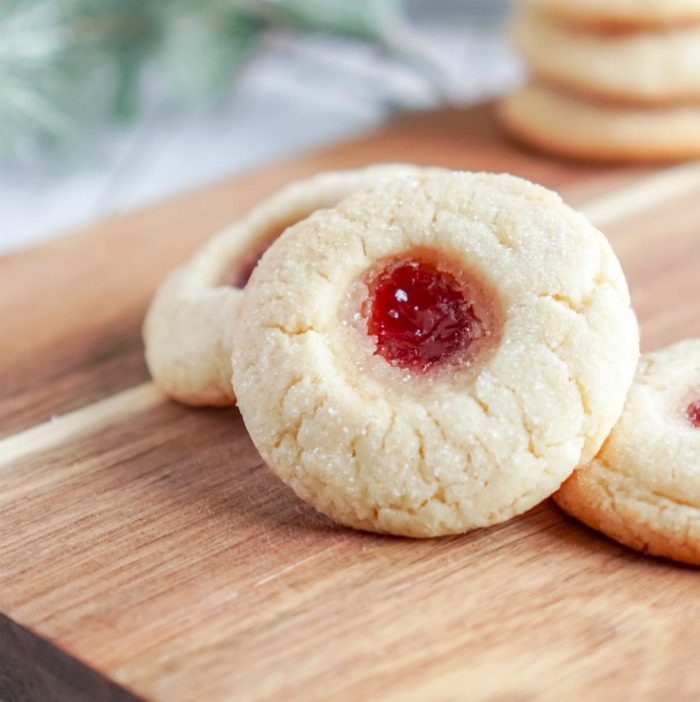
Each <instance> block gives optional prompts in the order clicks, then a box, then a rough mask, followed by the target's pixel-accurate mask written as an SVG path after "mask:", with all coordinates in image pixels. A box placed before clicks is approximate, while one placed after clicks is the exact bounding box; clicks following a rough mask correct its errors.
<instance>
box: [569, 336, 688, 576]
mask: <svg viewBox="0 0 700 702" xmlns="http://www.w3.org/2000/svg"><path fill="white" fill-rule="evenodd" d="M555 499H556V501H557V503H558V504H559V505H560V506H561V507H562V508H563V509H564V510H565V511H566V512H568V513H569V514H571V515H572V516H574V517H576V518H578V519H580V520H581V521H582V522H584V523H586V524H588V525H589V526H591V527H593V528H594V529H598V530H599V531H602V532H603V533H604V534H606V535H607V536H609V537H611V538H613V539H615V540H617V541H619V542H620V543H623V544H625V545H627V546H630V547H631V548H634V549H636V550H639V551H643V552H646V553H649V554H652V555H655V556H665V557H666V558H672V559H674V560H678V561H684V562H686V563H692V564H696V565H700V339H689V340H686V341H682V342H679V343H676V344H673V345H672V346H669V347H667V348H665V349H662V350H659V351H656V352H654V353H649V354H645V355H644V356H642V358H641V360H640V363H639V369H638V371H637V375H636V377H635V380H634V382H633V383H632V387H631V388H630V392H629V395H628V397H627V402H626V404H625V410H624V412H623V414H622V416H621V418H620V420H619V421H618V423H617V424H616V425H615V427H614V429H613V430H612V433H611V434H610V437H609V438H608V440H607V441H606V442H605V445H604V446H603V448H602V450H601V451H600V453H599V454H598V455H597V456H596V457H595V459H594V460H593V461H591V462H590V463H588V464H587V465H585V466H583V467H582V468H579V469H578V470H577V471H576V472H575V473H574V474H573V475H572V476H571V477H570V478H569V479H568V480H567V481H566V482H565V483H564V485H563V486H562V488H561V490H559V492H558V493H557V494H556V496H555Z"/></svg>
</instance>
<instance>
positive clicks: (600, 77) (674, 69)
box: [512, 12, 700, 105]
mask: <svg viewBox="0 0 700 702" xmlns="http://www.w3.org/2000/svg"><path fill="white" fill-rule="evenodd" d="M512 33H513V37H514V40H515V43H516V45H517V47H518V49H519V50H520V52H521V53H522V54H523V56H524V57H525V60H526V61H527V62H528V65H529V67H530V68H531V70H532V71H533V72H534V74H535V75H536V76H538V77H540V78H543V79H546V80H547V81H548V82H552V83H555V84H557V85H560V86H562V87H563V88H566V89H568V90H570V91H574V92H578V93H581V94H583V95H590V96H593V97H597V98H599V99H604V100H608V101H612V102H616V103H620V102H624V103H630V104H649V105H660V104H661V105H663V104H669V103H676V104H679V103H693V102H695V103H698V104H699V105H700V24H699V25H697V26H690V27H684V28H680V29H677V30H673V31H666V30H657V31H646V32H634V33H629V34H612V35H611V34H599V33H593V32H582V31H581V30H580V29H578V28H576V27H572V26H569V25H563V24H561V23H560V22H556V21H554V20H552V19H551V18H549V17H548V16H546V15H544V14H542V13H540V12H524V13H521V14H520V15H519V16H518V17H517V18H516V20H515V22H514V24H513V28H512Z"/></svg>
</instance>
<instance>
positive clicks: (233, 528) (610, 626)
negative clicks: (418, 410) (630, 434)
mask: <svg viewBox="0 0 700 702" xmlns="http://www.w3.org/2000/svg"><path fill="white" fill-rule="evenodd" d="M386 160H403V161H408V160H410V161H415V162H417V163H425V164H429V163H430V164H440V165H446V166H451V167H456V168H464V169H485V170H494V171H511V172H514V173H516V174H519V175H524V176H526V177H528V178H531V179H533V180H536V181H539V182H541V183H543V184H545V185H547V186H550V187H554V188H556V189H558V190H559V191H561V193H562V194H563V196H564V197H565V199H567V200H568V201H569V202H570V203H572V204H574V205H576V206H579V207H582V208H583V209H585V210H586V211H587V212H589V214H590V215H591V217H592V218H593V220H594V221H595V222H596V223H597V224H598V225H599V226H600V227H601V228H602V229H603V230H604V231H606V232H607V233H608V234H609V236H610V238H611V240H612V243H613V245H614V247H615V249H616V250H617V253H618V254H619V256H620V258H621V260H622V262H623V265H624V267H625V270H626V272H627V274H628V277H629V280H630V285H631V289H632V294H633V298H634V304H635V306H636V309H637V311H638V313H639V316H640V320H641V324H642V331H643V345H644V347H645V348H646V349H649V348H653V347H655V346H658V345H661V344H665V343H667V342H671V341H673V340H676V339H678V338H681V337H684V336H692V335H700V294H699V293H700V165H698V164H686V165H684V166H680V167H675V168H670V169H664V170H658V169H653V168H607V169H603V168H599V167H587V166H581V165H571V164H565V163H559V162H555V161H552V160H546V159H544V158H540V157H538V156H537V155H534V154H530V153H527V152H524V151H520V150H518V149H516V148H515V147H513V146H511V145H510V144H508V143H506V142H504V141H503V140H502V138H501V136H500V135H499V133H498V132H497V130H496V129H495V127H494V126H493V121H492V118H491V109H490V107H489V106H483V107H479V108H477V109H472V110H459V109H450V110H445V111H440V112H433V113H423V114H416V115H410V116H408V117H405V118H403V119H401V120H399V121H397V122H395V123H392V124H390V125H389V126H387V127H386V128H384V129H382V130H381V131H379V132H377V133H374V134H371V135H369V136H367V137H364V138H361V139H358V140H356V141H352V142H349V143H345V144H341V145H338V146H334V147H332V148H330V149H327V150H325V151H322V152H320V153H315V154H312V155H310V156H305V157H302V158H299V159H296V160H294V161H291V162H288V163H284V164H281V165H273V166H270V167H267V168H264V169H262V170H260V171H258V172H255V173H252V174H250V175H247V176H245V177H243V178H240V179H237V180H234V181H232V182H228V183H224V184H222V185H219V186H216V187H213V188H208V189H206V190H203V191H201V192H198V193H195V194H192V195H188V196H185V197H181V198H179V199H177V200H175V201H171V202H169V203H166V204H164V205H161V206H158V207H156V208H154V209H150V210H148V211H145V212H141V213H137V214H135V215H132V216H128V217H123V218H119V219H115V220H112V221H108V222H105V223H103V224H101V225H99V226H97V227H94V228H91V229H89V230H87V231H82V232H78V233H75V234H72V235H69V236H66V237H63V238H61V239H58V240H56V241H53V242H51V243H49V244H46V245H43V246H41V247H39V248H36V249H33V250H29V251H26V252H21V253H17V254H13V255H10V256H7V257H5V258H4V259H1V260H0V293H1V294H0V319H2V340H1V341H0V343H1V344H2V347H1V359H0V388H1V396H2V397H1V399H0V432H1V435H2V436H4V438H3V439H0V515H1V516H0V611H2V612H3V613H4V614H6V615H7V616H8V617H9V618H11V619H12V620H14V621H15V622H18V623H19V624H21V625H23V626H25V627H28V628H29V629H30V630H32V631H33V632H35V633H36V634H38V635H39V636H41V637H45V638H46V639H48V640H49V641H50V642H51V643H52V644H53V645H55V647H57V648H58V649H60V650H61V651H63V652H64V653H67V654H69V655H70V656H72V657H75V658H76V659H78V660H80V661H82V662H84V663H85V664H87V665H88V666H90V667H92V668H93V669H94V670H95V671H97V672H98V673H99V674H101V675H103V676H105V677H106V678H109V679H111V680H113V681H116V682H118V683H120V684H121V685H123V686H125V687H126V688H129V689H130V690H132V691H133V692H134V693H135V694H136V695H139V696H143V697H144V698H147V699H153V700H163V701H166V700H167V701H168V702H177V701H185V700H188V701H189V700H210V701H218V700H304V701H306V700H316V699H318V700H367V699H382V700H402V701H404V700H421V701H422V700H465V699H469V700H499V701H505V700H513V701H515V700H529V699H538V700H539V699H542V700H549V699H557V700H561V699H597V700H599V699H658V700H667V699H674V700H691V699H698V697H699V696H700V666H699V665H698V657H699V655H700V627H699V626H698V625H697V622H698V621H699V620H700V574H699V573H698V572H697V571H694V570H692V569H689V568H683V567H679V566H677V565H673V564H671V563H668V562H664V561H661V560H654V559H649V558H644V557H641V556H639V555H637V554H635V553H632V552H629V551H627V550H625V549H623V548H621V547H620V546H618V545H616V544H614V543H612V542H610V541H608V540H606V539H604V538H602V537H600V536H599V535H597V534H595V533H593V532H592V531H589V530H587V529H586V528H584V527H582V526H581V525H579V524H577V523H575V522H573V521H571V520H569V519H567V518H566V517H564V516H563V515H562V513H560V512H559V511H558V510H557V509H556V507H555V506H554V505H553V504H551V503H550V502H545V503H544V504H542V505H540V506H538V507H537V508H535V509H533V510H532V511H531V512H529V513H528V514H525V515H523V516H522V517H520V518H518V519H515V520H513V521H511V522H509V523H507V524H503V525H500V526H497V527H494V528H491V529H486V530H481V531H477V532H475V533H472V534H468V535H466V536H462V537H450V538H444V539H437V540H430V541H410V540H407V539H399V538H390V537H384V536H377V535H371V534H365V533H359V532H353V531H350V530H347V529H343V528H340V527H337V526H335V525H334V524H332V523H330V522H329V521H327V520H326V519H324V518H323V517H321V516H319V515H317V514H315V513H314V511H313V510H311V509H310V508H308V507H307V506H305V505H304V504H302V503H301V502H300V501H299V500H298V499H296V497H295V496H294V495H293V494H292V493H291V492H290V491H289V490H288V489H287V488H285V487H284V486H283V485H282V484H281V483H280V482H279V481H278V480H277V479H276V478H275V477H274V476H273V475H272V474H271V473H270V472H269V471H268V470H267V469H266V468H265V467H264V466H263V465H262V463H261V461H260V458H259V457H258V455H257V453H256V451H255V449H254V448H253V446H252V445H251V443H250V441H249V440H248V438H247V436H246V433H245V431H244V428H243V424H242V422H241V419H240V416H239V414H238V413H237V411H236V410H232V409H228V410H198V411H195V410H192V409H188V408H185V407H181V406H178V405H176V404H174V403H171V402H169V401H167V400H166V399H165V398H164V397H162V396H161V395H160V394H159V393H158V392H157V391H156V390H155V389H154V388H153V386H152V385H151V384H150V383H149V380H148V374H147V372H146V369H145V366H144V363H143V358H142V348H141V340H140V331H139V329H140V325H141V320H142V318H143V314H144V310H145V309H146V305H147V303H148V300H149V298H150V296H151V294H152V293H153V291H154V289H155V287H156V285H157V284H158V282H159V281H160V280H161V279H162V278H163V277H164V275H165V274H166V273H167V271H168V270H169V269H170V268H171V267H173V266H174V265H175V264H176V263H178V262H179V261H182V260H183V259H185V258H186V257H187V256H188V255H189V254H190V253H191V252H192V251H193V250H194V249H195V248H196V247H197V246H198V245H199V244H200V243H201V242H203V241H204V240H205V239H206V238H207V237H209V236H210V235H211V234H213V233H214V232H216V231H217V230H218V229H219V228H220V227H222V226H223V225H225V224H227V223H228V222H230V221H231V220H232V219H234V218H235V217H237V216H239V215H240V214H242V213H243V212H244V211H245V210H246V209H247V208H248V207H250V206H251V205H252V204H253V203H254V202H256V201H258V200H259V199H260V198H261V197H263V196H264V195H266V194H267V193H270V192H271V191H273V190H274V189H275V188H277V187H278V186H279V185H281V184H283V183H286V182H288V181H290V180H292V179H294V178H298V177H301V176H305V175H308V174H310V173H314V172H316V171H318V170H322V169H327V168H339V167H350V166H358V165H360V164H366V163H371V162H377V161H386ZM13 626H15V625H14V624H12V622H10V621H9V620H3V621H0V653H2V648H1V645H2V641H5V642H7V641H15V643H14V644H12V645H11V646H10V648H12V651H11V652H10V653H13V655H16V656H18V657H20V658H22V660H23V665H25V664H26V666H27V667H26V670H27V671H30V672H29V673H27V676H28V677H29V678H31V677H32V675H34V676H40V675H41V674H43V673H42V671H43V672H46V671H47V670H49V668H50V671H49V673H47V675H48V676H49V677H48V678H47V679H48V680H49V683H46V684H45V685H44V687H42V688H41V689H42V690H43V693H42V694H43V697H41V695H38V697H37V699H38V698H40V697H41V699H46V700H49V699H52V695H53V697H54V698H55V699H59V697H60V699H82V697H80V694H87V693H85V688H81V690H82V693H81V692H80V691H79V690H78V689H77V688H76V689H75V690H74V691H73V694H71V693H70V685H71V684H72V680H73V681H74V680H75V679H77V678H75V677H71V674H70V673H65V674H63V672H62V671H68V669H69V667H70V666H69V665H68V663H66V661H67V660H68V659H67V658H66V656H63V654H60V655H59V654H58V653H57V652H56V651H55V650H54V649H53V648H52V647H51V646H46V645H43V647H42V646H39V645H36V646H34V647H32V646H30V645H22V646H20V645H19V644H17V643H16V642H17V640H18V639H16V638H15V639H12V637H11V636H10V635H9V634H8V627H13ZM47 651H48V653H47ZM4 653H5V655H7V653H8V650H7V648H6V650H5V651H4ZM61 656H62V657H61ZM0 657H1V656H0ZM17 670H19V668H16V669H15V673H16V675H15V677H16V678H18V679H19V678H21V675H20V673H18V672H17ZM31 671H33V672H31ZM37 679H38V678H37ZM16 682H17V681H16V680H15V683H16ZM25 683H26V680H25ZM1 684H2V675H0V685H1ZM22 684H24V683H22ZM20 686H21V685H20ZM26 689H29V688H25V691H26ZM36 689H39V688H36ZM59 689H60V690H63V692H61V694H65V695H66V696H65V697H61V696H60V694H59V692H58V690H59ZM66 690H67V691H68V692H66ZM115 690H116V688H113V689H112V693H113V694H114V695H116V694H117V693H116V692H115ZM35 691H36V690H35ZM49 691H53V692H49ZM112 693H110V694H112ZM27 694H28V693H27ZM105 694H107V693H105ZM6 695H7V691H6ZM0 697H2V689H1V688H0ZM30 697H31V695H28V696H27V697H22V696H18V697H16V699H23V700H24V699H29V698H30ZM107 698H109V699H117V697H116V696H115V697H107V696H105V697H104V699H107ZM8 699H9V696H8ZM85 699H97V693H94V694H93V696H92V697H90V695H89V694H88V695H87V697H85Z"/></svg>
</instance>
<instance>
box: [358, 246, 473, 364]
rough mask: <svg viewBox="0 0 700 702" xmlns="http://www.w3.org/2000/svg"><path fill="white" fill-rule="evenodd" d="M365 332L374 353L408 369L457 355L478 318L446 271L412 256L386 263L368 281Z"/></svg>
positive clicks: (449, 358) (469, 339)
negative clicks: (371, 338) (373, 341)
mask: <svg viewBox="0 0 700 702" xmlns="http://www.w3.org/2000/svg"><path fill="white" fill-rule="evenodd" d="M368 303H369V309H368V310H367V331H368V333H369V334H370V335H371V336H374V337H376V339H377V350H376V354H377V355H380V356H383V357H384V358H385V359H386V360H387V361H388V362H389V363H391V364H392V365H395V366H399V367H401V368H405V369H408V370H412V371H425V370H428V369H429V368H430V367H432V366H434V365H435V364H441V363H446V362H449V361H452V360H456V359H459V358H461V357H463V355H464V353H465V351H466V349H467V347H468V346H469V345H470V344H471V343H472V341H474V340H475V339H476V338H478V337H480V336H481V335H482V331H483V330H482V323H481V321H480V320H479V318H478V317H477V316H476V313H475V312H474V307H473V305H472V303H471V302H470V300H469V299H468V298H467V296H466V295H465V290H464V286H463V285H460V283H459V281H458V280H457V279H456V278H455V277H454V276H453V275H452V274H450V273H449V272H447V271H443V270H440V269H439V268H437V267H436V266H435V265H433V264H430V263H427V262H422V261H416V260H408V261H405V260H404V261H397V262H394V263H391V264H389V265H388V266H387V267H386V268H384V270H382V271H381V273H379V274H378V275H377V277H376V278H374V280H373V281H372V283H371V284H370V296H369V299H368Z"/></svg>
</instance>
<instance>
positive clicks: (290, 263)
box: [233, 169, 638, 537]
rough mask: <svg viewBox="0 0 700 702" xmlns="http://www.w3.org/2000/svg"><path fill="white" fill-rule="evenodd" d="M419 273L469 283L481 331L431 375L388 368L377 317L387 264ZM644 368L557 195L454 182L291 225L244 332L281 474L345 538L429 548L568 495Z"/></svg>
mask: <svg viewBox="0 0 700 702" xmlns="http://www.w3.org/2000/svg"><path fill="white" fill-rule="evenodd" d="M426 252H430V253H426ZM415 257H417V258H418V259H419V260H420V261H423V262H426V261H427V262H429V263H431V265H434V266H435V267H436V268H437V269H439V270H443V271H448V272H449V273H450V276H451V277H450V278H449V279H448V280H449V281H457V280H462V281H466V282H464V283H463V285H462V287H461V288H460V289H461V290H466V293H465V295H466V296H467V297H468V298H469V300H470V302H471V303H473V310H474V315H473V316H474V318H475V319H478V320H479V323H480V324H481V325H482V329H483V333H482V332H479V334H475V335H473V337H474V339H476V341H474V339H472V341H473V342H474V344H476V345H469V346H467V347H466V349H461V348H460V349H457V351H455V352H454V353H452V352H450V353H451V355H450V356H449V358H448V359H447V360H444V361H442V362H440V363H436V364H435V365H433V366H430V367H429V368H428V369H427V370H425V369H419V370H417V369H416V368H414V367H406V366H402V365H401V363H400V362H398V360H400V359H398V360H397V362H391V361H389V360H387V358H386V357H385V356H384V355H382V353H380V352H379V351H380V349H378V339H377V338H376V337H373V336H372V335H370V334H369V333H368V328H369V327H368V320H367V312H366V304H364V303H366V301H367V300H371V299H372V294H373V292H372V289H373V282H372V281H373V280H374V275H375V273H374V272H375V271H376V268H377V266H379V267H380V269H381V270H384V269H382V266H385V265H393V264H392V263H391V262H395V261H398V262H405V261H406V260H412V259H413V258H415ZM387 261H388V262H390V263H389V264H387V263H386V262H387ZM454 284H455V285H458V283H454ZM459 284H460V285H461V283H459ZM400 297H402V296H400ZM397 299H399V298H398V297H397ZM402 299H403V297H402ZM470 319H471V317H470ZM637 358H638V333H637V324H636V319H635V317H634V314H633V312H632V310H631V308H630V303H629V294H628V290H627V285H626V282H625V279H624V276H623V273H622V271H621V268H620V266H619V263H618V261H617V259H616V257H615V255H614V253H613V251H612V249H611V247H610V245H609V244H608V242H607V240H606V239H605V237H604V236H603V235H602V234H600V232H598V231H597V230H596V229H594V228H593V227H592V226H591V225H590V224H589V223H588V221H587V220H586V219H585V218H584V217H583V216H582V215H580V214H578V213H576V212H574V211H573V210H572V209H570V208H569V207H568V206H566V205H565V204H563V203H562V201H561V199H560V198H559V196H558V195H556V194H555V193H552V192H550V191H548V190H546V189H544V188H542V187H540V186H536V185H534V184H532V183H529V182H527V181H524V180H521V179H519V178H515V177H513V176H507V175H493V174H473V173H450V172H447V171H442V170H438V169H426V170H425V171H424V172H423V173H422V174H420V175H415V176H409V177H407V178H402V179H400V180H398V181H395V182H392V183H388V184H385V185H381V186H378V187H376V188H373V189H372V190H371V191H366V192H364V193H362V194H358V195H354V196H350V197H348V198H347V199H345V200H343V201H342V202H341V203H340V204H339V205H338V206H336V207H335V208H333V209H331V210H326V211H322V212H317V213H316V214H314V215H313V216H311V217H309V218H308V219H307V220H306V221H304V222H302V223H300V224H297V225H295V226H293V227H291V228H289V229H288V230H287V231H286V232H285V234H284V235H283V236H282V237H280V239H278V240H277V242H275V244H274V245H273V246H272V247H270V249H268V251H267V252H266V253H265V254H264V256H263V258H262V259H261V262H260V264H259V266H258V267H257V269H256V270H255V272H254V273H253V276H252V277H251V280H250V283H249V285H248V286H247V288H246V290H245V292H244V302H243V304H242V305H241V306H240V307H239V313H238V315H237V318H236V322H235V325H234V353H233V366H234V385H235V390H236V395H237V397H238V402H239V408H240V411H241V414H242V416H243V419H244V421H245V423H246V426H247V428H248V431H249V433H250V435H251V438H252V439H253V442H254V443H255V445H256V447H257V448H258V450H259V451H260V453H261V455H262V457H263V459H264V460H265V461H266V462H267V463H268V465H269V466H270V467H271V468H272V469H273V470H274V471H275V472H276V473H277V474H278V475H279V476H280V477H281V478H282V480H284V481H285V482H286V483H287V484H289V485H290V486H291V487H292V488H293V489H294V490H295V491H296V493H297V494H298V495H299V496H300V497H301V498H303V499H304V500H306V501H308V502H310V503H311V504H312V505H313V506H314V507H316V509H318V510H319V511H321V512H323V513H325V514H327V515H328V516H330V517H332V518H333V519H335V520H337V521H338V522H341V523H343V524H346V525H349V526H353V527H356V528H360V529H367V530H372V531H380V532H389V533H393V534H402V535H409V536H418V537H429V536H437V535H442V534H451V533H461V532H465V531H468V530H470V529H473V528H476V527H481V526H488V525H491V524H495V523H498V522H501V521H504V520H506V519H508V518H510V517H512V516H514V515H516V514H519V513H522V512H524V511H525V510H527V509H529V508H530V507H532V506H533V505H535V504H537V503H538V502H540V501H541V500H542V499H544V498H545V497H547V496H548V495H550V494H551V493H552V492H554V491H555V490H556V489H557V488H558V487H559V485H560V484H561V483H562V481H563V480H564V479H565V478H566V477H567V476H568V475H569V474H570V473H571V471H572V470H573V469H574V467H575V466H576V465H579V464H580V463H581V462H582V461H587V460H589V459H590V458H591V457H592V456H594V455H595V453H596V452H597V451H598V449H599V447H600V445H601V444H602V442H603V440H604V438H605V437H606V436H607V434H608V432H609V431H610V429H611V427H612V426H613V424H614V423H615V421H616V420H617V418H618V417H619V414H620V412H621V411H622V407H623V403H624V397H625V394H626V391H627V388H628V386H629V383H630V382H631V379H632V376H633V373H634V368H635V367H636V362H637Z"/></svg>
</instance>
